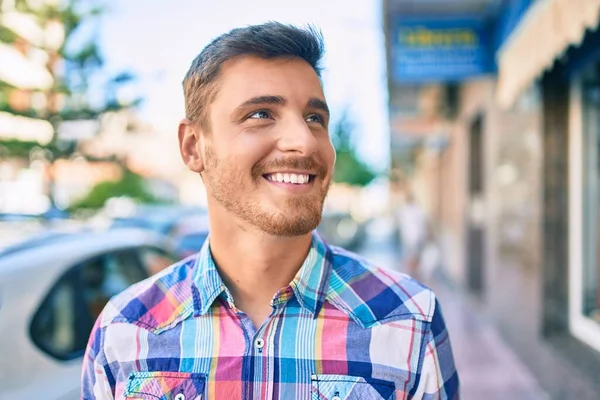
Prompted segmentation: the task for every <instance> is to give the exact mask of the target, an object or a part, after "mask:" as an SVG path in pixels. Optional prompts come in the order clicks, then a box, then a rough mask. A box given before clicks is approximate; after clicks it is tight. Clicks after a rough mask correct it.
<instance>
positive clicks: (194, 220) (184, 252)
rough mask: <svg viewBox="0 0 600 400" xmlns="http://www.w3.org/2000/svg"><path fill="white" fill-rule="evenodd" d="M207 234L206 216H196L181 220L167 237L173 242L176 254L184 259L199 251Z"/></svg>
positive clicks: (207, 223)
mask: <svg viewBox="0 0 600 400" xmlns="http://www.w3.org/2000/svg"><path fill="white" fill-rule="evenodd" d="M208 232H209V222H208V214H197V215H191V216H189V217H187V218H182V219H181V220H180V221H178V222H177V223H176V224H175V225H173V226H172V228H171V230H170V231H169V232H168V233H167V235H168V236H169V238H171V239H172V240H173V243H174V245H175V249H176V251H177V254H178V255H179V256H180V257H181V258H185V257H188V256H190V255H192V254H194V253H197V252H198V251H200V249H201V248H202V245H203V244H204V242H205V241H206V238H208Z"/></svg>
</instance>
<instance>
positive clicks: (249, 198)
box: [203, 147, 329, 237]
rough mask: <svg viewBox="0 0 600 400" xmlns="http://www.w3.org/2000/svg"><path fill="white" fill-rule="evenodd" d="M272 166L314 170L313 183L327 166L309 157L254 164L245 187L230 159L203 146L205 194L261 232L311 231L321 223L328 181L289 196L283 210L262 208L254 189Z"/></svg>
mask: <svg viewBox="0 0 600 400" xmlns="http://www.w3.org/2000/svg"><path fill="white" fill-rule="evenodd" d="M274 168H279V169H283V168H290V169H310V170H315V171H317V174H316V177H315V181H314V182H313V185H317V184H318V183H320V182H322V181H323V179H324V178H325V176H326V175H327V169H326V168H325V167H323V166H321V165H320V164H318V163H316V162H315V161H314V160H313V159H312V158H304V157H303V158H299V157H290V158H286V159H278V160H273V161H271V162H265V163H258V164H256V165H255V166H254V167H253V168H252V171H251V177H252V185H251V187H249V184H248V181H247V179H245V177H246V175H247V172H246V171H243V170H241V169H240V168H238V167H237V166H236V163H235V161H234V160H231V159H227V160H219V159H218V158H217V156H216V155H215V154H214V152H213V150H212V148H211V147H207V148H206V154H205V171H204V174H203V176H204V180H205V182H206V186H207V189H208V191H209V194H210V195H212V197H213V198H214V199H215V200H216V201H217V202H218V203H220V204H221V206H223V207H224V208H225V210H227V212H229V213H231V214H233V215H235V216H236V217H238V218H239V219H241V220H243V221H245V222H247V223H249V224H250V225H253V226H254V227H256V228H258V229H259V230H261V231H262V232H264V233H266V234H268V235H270V236H278V237H292V236H302V235H306V234H308V233H310V232H312V231H313V230H314V229H316V228H317V226H318V225H319V223H320V222H321V216H322V213H323V204H324V202H325V197H326V196H327V192H328V190H329V183H328V184H327V186H326V187H318V188H317V189H318V190H314V192H315V193H310V194H302V195H296V196H289V197H288V199H287V200H286V204H285V209H283V210H281V209H275V208H274V207H266V206H265V203H267V202H264V201H261V199H260V195H259V193H258V189H259V187H260V185H261V184H264V183H266V182H263V180H264V178H263V174H265V173H267V172H268V171H269V170H273V169H274ZM252 189H254V193H252V192H251V190H252ZM267 204H268V203H267ZM269 208H271V209H269Z"/></svg>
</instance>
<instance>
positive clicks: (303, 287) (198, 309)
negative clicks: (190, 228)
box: [192, 232, 331, 317]
mask: <svg viewBox="0 0 600 400" xmlns="http://www.w3.org/2000/svg"><path fill="white" fill-rule="evenodd" d="M330 272H331V251H330V249H329V247H328V246H327V244H326V243H325V242H324V241H323V240H322V239H321V237H320V236H319V235H318V233H316V232H315V233H313V236H312V243H311V246H310V249H309V251H308V255H307V256H306V258H305V259H304V262H303V263H302V266H301V267H300V269H299V270H298V273H297V274H296V276H295V277H294V279H293V280H292V282H291V283H290V285H289V286H288V287H286V288H283V289H282V290H280V291H279V292H278V293H277V294H276V295H275V297H274V298H273V301H272V304H280V303H282V302H285V301H287V300H288V299H289V296H288V297H286V293H289V289H291V291H292V292H293V293H294V295H295V297H296V299H297V300H298V302H299V303H300V305H301V306H302V307H303V308H304V309H306V310H307V311H309V312H310V313H311V314H312V315H313V317H314V316H316V315H317V314H318V313H319V311H320V309H321V307H322V306H323V302H324V301H325V296H326V294H327V287H328V281H329V274H330ZM192 285H193V288H192V292H193V295H194V313H195V315H196V316H198V315H204V314H206V313H207V312H208V310H209V309H210V307H211V306H212V304H213V303H214V301H215V299H216V298H217V297H219V296H221V295H224V296H225V298H226V299H227V301H228V303H229V305H230V306H233V297H232V296H231V293H230V292H229V290H228V289H227V287H225V284H224V283H223V280H222V279H221V276H220V275H219V271H218V270H217V267H216V265H215V262H214V260H213V258H212V254H211V252H210V243H209V239H207V240H206V242H205V243H204V245H203V246H202V249H201V250H200V253H199V255H198V258H197V260H196V265H195V267H194V277H193V283H192Z"/></svg>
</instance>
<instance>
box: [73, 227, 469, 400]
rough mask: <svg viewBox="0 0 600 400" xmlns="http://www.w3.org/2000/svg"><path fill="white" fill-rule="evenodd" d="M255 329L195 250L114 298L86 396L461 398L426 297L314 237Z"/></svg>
mask: <svg viewBox="0 0 600 400" xmlns="http://www.w3.org/2000/svg"><path fill="white" fill-rule="evenodd" d="M271 305H272V308H273V311H272V313H271V315H270V317H269V318H268V320H267V321H266V322H265V323H264V324H263V325H262V326H261V327H259V328H258V329H255V328H254V326H253V324H252V322H251V321H250V319H249V317H248V316H247V315H245V314H244V313H243V312H241V311H240V310H238V309H237V308H236V307H235V304H234V302H233V298H232V296H231V294H230V292H229V291H228V290H227V288H226V287H225V285H224V284H223V281H222V280H221V278H220V276H219V273H218V271H217V269H216V267H215V264H214V262H213V259H212V257H211V253H210V248H209V244H208V241H207V242H206V244H205V245H204V247H203V249H202V250H201V251H200V253H199V254H198V255H196V256H194V257H192V258H188V259H186V260H183V261H181V262H180V263H178V264H176V265H174V266H172V267H170V268H168V269H167V270H165V271H163V272H161V273H160V274H158V275H156V276H154V277H152V278H150V279H148V280H146V281H143V282H141V283H138V284H136V285H134V286H132V287H131V288H130V289H128V290H126V291H125V292H124V293H122V294H120V295H118V296H116V297H115V298H113V299H112V300H111V301H110V302H109V304H108V305H107V306H106V308H105V309H104V311H103V312H102V314H101V316H100V317H99V319H98V321H97V322H96V325H95V327H94V330H93V332H92V335H91V337H90V341H89V344H88V348H87V351H86V355H85V358H84V366H83V367H84V368H83V388H82V397H83V398H84V399H113V398H114V399H124V398H126V399H175V400H195V399H228V400H235V399H256V400H258V399H269V400H270V399H282V400H287V399H290V400H294V399H297V400H304V399H306V400H309V399H312V400H340V399H347V400H351V399H386V400H387V399H397V400H400V399H458V376H457V373H456V370H455V367H454V361H453V357H452V350H451V347H450V341H449V337H448V333H447V331H446V327H445V323H444V319H443V317H442V313H441V310H440V307H439V304H438V302H437V300H436V298H435V296H434V294H433V293H432V292H431V291H430V290H429V289H427V288H425V287H423V286H422V285H420V284H419V283H417V282H416V281H414V280H412V279H411V278H409V277H408V276H406V275H404V274H400V273H396V272H393V271H388V270H384V269H380V268H377V267H374V266H372V265H370V264H369V263H368V262H367V261H366V260H363V259H361V258H359V257H358V256H357V255H355V254H353V253H350V252H347V251H345V250H342V249H339V248H336V247H330V246H328V245H327V244H325V243H324V242H323V241H322V240H321V239H320V238H319V237H318V236H317V235H315V236H314V237H313V242H312V246H311V249H310V251H309V254H308V256H307V258H306V260H305V261H304V263H303V265H302V267H301V268H300V270H299V271H298V274H297V275H296V277H295V278H294V280H293V281H292V282H291V283H290V285H289V286H287V287H285V288H283V289H281V290H280V291H279V292H278V293H276V294H275V296H274V297H273V299H272V301H271Z"/></svg>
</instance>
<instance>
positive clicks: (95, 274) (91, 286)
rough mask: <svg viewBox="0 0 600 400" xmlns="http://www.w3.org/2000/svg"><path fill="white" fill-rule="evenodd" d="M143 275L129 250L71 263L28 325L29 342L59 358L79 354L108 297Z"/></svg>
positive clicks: (83, 349)
mask: <svg viewBox="0 0 600 400" xmlns="http://www.w3.org/2000/svg"><path fill="white" fill-rule="evenodd" d="M147 276H148V274H147V273H146V272H145V271H144V270H143V269H142V268H141V267H140V265H139V263H138V261H137V258H136V256H135V253H134V252H133V251H132V250H127V251H119V252H115V253H109V254H105V255H102V256H99V257H94V258H92V259H89V260H86V261H85V262H82V263H81V264H79V265H77V266H74V267H73V268H71V270H69V271H68V272H67V273H66V274H65V275H63V276H62V277H61V278H60V279H59V280H58V282H57V283H56V285H55V286H54V287H53V288H52V289H51V290H50V292H49V294H48V296H47V297H46V298H45V299H44V301H43V302H42V303H41V305H40V307H39V309H38V311H37V312H36V314H35V316H34V318H33V320H32V323H31V327H30V334H31V337H32V340H33V342H34V343H35V344H36V345H37V346H38V347H39V348H40V349H42V350H43V351H45V352H46V353H48V354H50V355H51V356H53V357H55V358H58V359H61V360H69V359H74V358H77V357H80V356H82V355H83V353H84V351H85V347H86V345H87V341H88V338H89V335H90V333H91V330H92V327H93V324H94V322H95V321H96V319H97V318H98V316H99V315H100V312H101V311H102V310H103V309H104V306H105V305H106V303H107V302H108V301H109V300H110V298H111V297H113V296H115V295H117V294H118V293H120V292H121V291H123V290H125V289H127V287H129V286H130V285H132V284H134V283H136V282H138V281H140V280H142V279H144V278H146V277H147Z"/></svg>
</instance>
